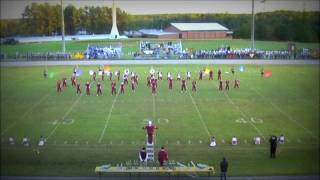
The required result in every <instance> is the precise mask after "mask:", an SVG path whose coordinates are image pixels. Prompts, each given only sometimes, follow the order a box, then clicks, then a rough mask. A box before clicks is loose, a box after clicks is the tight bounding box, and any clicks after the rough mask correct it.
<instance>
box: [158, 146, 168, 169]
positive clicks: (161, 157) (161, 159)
mask: <svg viewBox="0 0 320 180" xmlns="http://www.w3.org/2000/svg"><path fill="white" fill-rule="evenodd" d="M168 160H169V159H168V153H167V151H166V150H165V149H164V147H161V150H160V151H159V153H158V161H159V163H160V166H163V163H164V162H165V161H168Z"/></svg>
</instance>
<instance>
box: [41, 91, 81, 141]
mask: <svg viewBox="0 0 320 180" xmlns="http://www.w3.org/2000/svg"><path fill="white" fill-rule="evenodd" d="M83 94H84V93H82V94H81V95H80V97H78V98H77V100H76V101H75V102H74V103H73V104H72V105H71V107H70V108H69V109H68V111H67V112H66V113H65V114H64V115H63V116H62V118H61V119H60V121H63V120H64V119H65V118H66V117H67V116H68V115H69V114H70V113H71V111H72V110H73V108H74V107H75V106H76V105H77V104H78V102H79V101H80V99H81V97H82V96H83ZM61 124H62V123H61V122H59V121H58V124H57V125H56V127H54V129H53V130H52V131H51V132H50V134H49V135H48V137H47V140H49V138H50V137H51V136H52V135H53V134H54V133H55V131H56V130H57V129H58V127H59V126H60V125H61Z"/></svg>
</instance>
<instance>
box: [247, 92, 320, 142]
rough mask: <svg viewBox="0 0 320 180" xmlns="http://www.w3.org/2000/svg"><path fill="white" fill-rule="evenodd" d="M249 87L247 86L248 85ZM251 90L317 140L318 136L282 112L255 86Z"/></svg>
mask: <svg viewBox="0 0 320 180" xmlns="http://www.w3.org/2000/svg"><path fill="white" fill-rule="evenodd" d="M248 87H249V86H248ZM249 88H250V89H251V90H253V91H254V92H255V93H256V94H258V95H259V96H260V97H262V98H263V99H265V101H267V102H268V103H269V104H271V106H272V107H273V108H274V109H276V110H277V111H279V112H280V113H281V114H283V115H284V116H286V117H287V119H288V120H290V121H291V122H293V123H295V124H296V125H297V126H299V127H300V128H302V129H303V130H305V132H307V133H308V134H309V135H311V136H312V137H314V138H315V139H317V140H319V137H318V136H316V135H314V133H313V132H312V131H311V130H309V129H308V128H306V127H304V126H303V125H302V124H301V123H299V122H298V121H296V120H294V119H293V118H292V117H291V116H290V115H289V114H288V113H286V112H284V111H283V110H282V109H281V108H280V107H279V106H277V105H275V104H274V103H273V102H272V101H271V100H268V99H267V98H266V97H265V96H264V95H262V94H261V93H260V92H259V91H257V90H256V89H255V88H252V87H249Z"/></svg>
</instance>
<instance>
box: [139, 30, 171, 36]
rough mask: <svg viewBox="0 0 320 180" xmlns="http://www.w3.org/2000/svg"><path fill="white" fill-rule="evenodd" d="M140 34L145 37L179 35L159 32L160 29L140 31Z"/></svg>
mask: <svg viewBox="0 0 320 180" xmlns="http://www.w3.org/2000/svg"><path fill="white" fill-rule="evenodd" d="M139 32H140V33H142V34H145V35H155V36H160V35H169V34H177V33H174V32H165V31H163V30H158V29H140V30H139Z"/></svg>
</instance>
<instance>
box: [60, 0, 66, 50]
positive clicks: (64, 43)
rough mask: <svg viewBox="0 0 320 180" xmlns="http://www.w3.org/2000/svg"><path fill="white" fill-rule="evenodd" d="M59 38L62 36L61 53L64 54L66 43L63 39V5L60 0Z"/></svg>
mask: <svg viewBox="0 0 320 180" xmlns="http://www.w3.org/2000/svg"><path fill="white" fill-rule="evenodd" d="M61 36H62V52H63V53H65V52H66V41H65V39H64V14H63V4H62V0H61Z"/></svg>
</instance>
